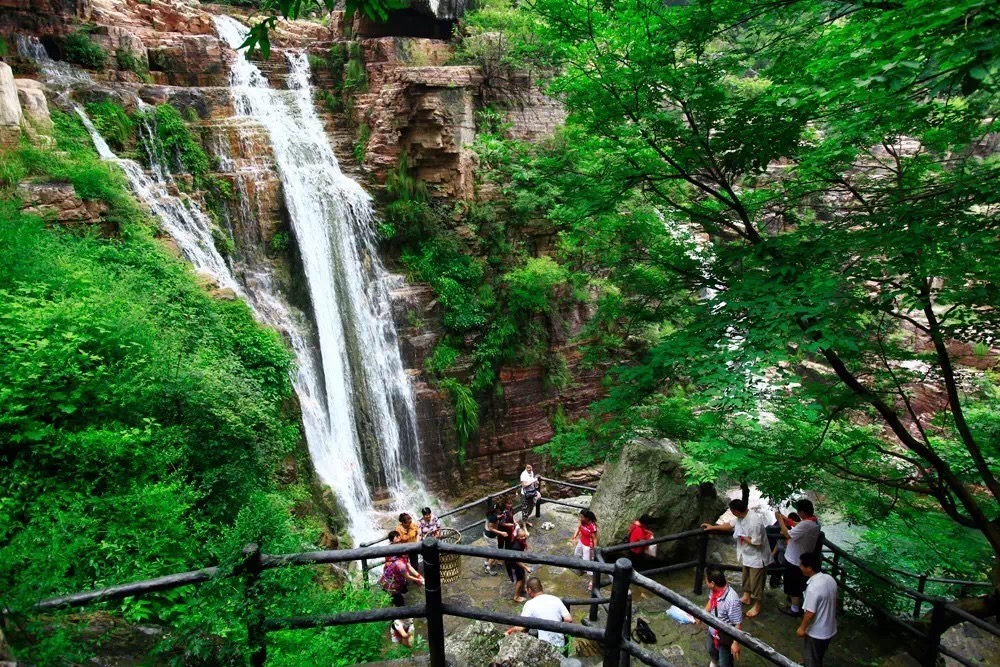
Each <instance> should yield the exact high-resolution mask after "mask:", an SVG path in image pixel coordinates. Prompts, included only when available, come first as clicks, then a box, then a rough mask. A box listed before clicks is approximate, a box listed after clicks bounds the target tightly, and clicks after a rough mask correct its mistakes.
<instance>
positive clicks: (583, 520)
mask: <svg viewBox="0 0 1000 667" xmlns="http://www.w3.org/2000/svg"><path fill="white" fill-rule="evenodd" d="M573 542H576V547H575V548H574V549H573V555H574V556H576V557H577V558H582V559H583V560H594V558H595V552H596V550H597V515H596V514H594V513H593V512H591V511H590V510H581V511H580V525H579V526H577V527H576V532H575V533H573V537H572V538H570V543H573ZM579 574H583V571H582V570H581V571H580V572H579ZM591 586H593V582H590V583H589V584H587V590H588V591H589V590H590V588H591Z"/></svg>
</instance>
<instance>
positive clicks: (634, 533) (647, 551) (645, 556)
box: [627, 514, 656, 570]
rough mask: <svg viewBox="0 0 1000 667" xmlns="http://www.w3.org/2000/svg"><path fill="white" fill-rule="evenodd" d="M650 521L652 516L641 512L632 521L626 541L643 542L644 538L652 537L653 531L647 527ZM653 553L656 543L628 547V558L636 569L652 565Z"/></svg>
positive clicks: (654, 553) (649, 538)
mask: <svg viewBox="0 0 1000 667" xmlns="http://www.w3.org/2000/svg"><path fill="white" fill-rule="evenodd" d="M652 523H653V517H651V516H649V515H648V514H643V515H642V516H641V517H639V518H638V519H637V520H635V521H633V522H632V525H631V526H630V527H629V529H628V540H627V541H629V542H645V541H646V540H651V539H653V531H652V530H650V529H649V526H650V525H651V524H652ZM655 555H656V545H652V547H632V548H631V549H629V559H630V560H631V561H632V565H633V566H634V567H635V568H636V569H637V570H640V569H643V568H646V567H652V566H653V561H654V558H655Z"/></svg>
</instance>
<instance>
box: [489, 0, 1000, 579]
mask: <svg viewBox="0 0 1000 667" xmlns="http://www.w3.org/2000/svg"><path fill="white" fill-rule="evenodd" d="M521 11H532V12H534V13H535V14H536V16H537V17H538V18H540V19H541V20H540V24H539V25H540V27H539V34H538V35H537V38H536V39H535V40H534V42H533V43H535V44H536V45H538V48H539V49H540V51H541V53H540V54H539V56H538V58H539V61H540V62H555V63H558V65H559V70H558V74H557V75H556V76H555V77H554V78H553V80H552V82H551V85H550V90H551V92H552V93H553V94H555V95H558V96H560V97H561V99H563V100H564V102H565V104H566V107H567V110H568V112H569V117H568V119H567V124H566V128H565V131H564V133H563V136H562V137H561V142H560V146H559V150H558V153H553V152H546V151H545V150H535V151H528V155H527V157H523V156H522V157H520V158H517V159H515V164H514V165H512V166H508V167H503V166H502V165H501V167H500V171H501V176H500V178H501V179H505V180H506V182H507V183H509V184H511V185H512V186H515V185H516V184H517V183H518V181H519V179H520V175H521V174H523V173H525V169H526V168H530V169H534V170H538V171H540V173H542V174H544V176H545V179H544V180H545V181H546V185H545V187H546V189H547V190H548V191H549V196H548V197H547V199H548V201H547V202H545V204H544V211H545V213H546V215H547V216H548V218H549V219H550V220H551V221H553V222H554V223H555V224H556V225H557V226H558V228H559V229H561V230H562V240H563V256H564V258H565V259H566V260H568V261H571V262H573V263H574V266H575V268H577V269H579V270H582V271H584V272H586V273H588V274H590V275H593V276H595V277H596V278H595V280H594V281H593V284H594V285H595V286H597V287H599V288H600V289H601V296H600V299H599V305H600V311H599V315H598V317H597V318H596V319H595V321H594V323H593V334H594V335H595V341H594V345H593V346H592V349H593V351H594V353H595V355H596V356H598V357H600V356H603V355H604V353H606V352H607V351H608V350H623V349H624V350H629V351H631V352H632V355H633V356H632V359H633V360H635V362H636V363H634V364H631V365H629V366H628V367H626V368H622V369H619V372H618V373H617V375H616V383H615V387H614V389H613V390H612V392H611V394H610V396H609V399H608V400H607V401H605V402H604V403H603V404H601V405H598V406H596V410H597V411H598V412H601V413H603V414H604V415H605V417H602V418H606V417H607V416H608V415H610V416H612V417H613V418H614V419H613V421H614V422H615V423H616V424H617V430H616V431H614V432H612V433H608V426H607V424H605V425H604V426H602V427H600V430H601V431H602V432H603V433H604V434H605V435H606V436H608V435H610V436H612V437H618V438H621V437H627V436H628V434H630V433H635V432H637V431H639V430H644V429H645V430H653V431H655V432H659V433H668V432H671V431H677V430H678V429H677V425H678V419H677V416H678V414H681V413H682V412H683V411H685V410H690V411H692V423H693V424H694V426H695V428H696V429H697V431H698V433H699V437H693V438H690V439H689V440H688V442H689V451H690V452H691V454H692V456H691V461H690V462H691V467H692V470H693V477H694V478H696V479H700V478H717V477H719V476H728V477H730V478H735V479H737V480H741V481H746V482H750V483H756V484H758V485H760V486H761V487H762V488H764V489H765V490H766V491H767V492H769V493H774V494H776V495H782V492H784V493H785V494H787V493H788V492H791V491H792V490H794V489H796V488H802V487H811V488H817V487H824V486H828V488H831V489H832V488H837V490H838V492H839V493H841V494H843V495H842V500H843V501H844V503H845V505H848V506H852V507H854V508H856V509H862V508H863V510H864V513H865V514H867V515H868V520H869V521H872V522H874V521H877V520H879V519H881V518H882V517H885V516H888V515H889V513H890V512H891V511H892V510H893V509H894V508H895V507H896V506H898V505H899V504H900V503H904V504H906V506H908V507H911V508H915V509H921V508H922V509H923V510H924V511H926V510H927V509H930V508H934V509H936V510H937V511H940V512H943V513H944V514H945V515H946V516H948V517H949V519H950V520H951V521H952V522H954V524H956V525H959V526H964V527H968V528H971V529H973V530H975V531H977V532H978V533H979V534H980V535H981V536H982V538H983V539H985V541H986V543H987V544H988V545H989V547H990V550H991V551H992V552H993V553H994V554H996V555H997V556H998V557H1000V521H998V510H1000V482H998V478H997V475H998V472H997V470H998V454H1000V451H998V445H997V442H998V441H997V439H996V438H995V432H994V430H993V423H994V421H995V412H994V410H993V405H994V400H993V395H994V392H995V387H994V382H993V378H992V376H990V375H989V374H985V375H984V374H982V373H979V374H976V373H972V372H971V371H969V370H968V369H967V368H963V367H962V362H969V361H970V360H971V362H973V364H976V363H979V362H977V358H976V357H975V356H974V354H972V352H973V351H974V350H976V349H978V350H979V352H980V353H981V354H986V355H988V354H989V352H988V349H989V347H990V346H991V345H992V344H993V343H994V341H995V340H996V333H997V321H996V313H997V306H998V305H1000V304H998V292H997V288H996V285H997V278H998V277H1000V276H998V275H997V273H998V271H1000V269H998V268H997V265H996V263H995V262H991V261H988V260H987V259H986V258H989V257H992V256H993V255H994V254H995V253H996V250H997V231H998V222H1000V221H998V217H997V215H996V206H997V203H998V202H997V192H998V188H997V186H998V184H1000V178H998V176H1000V164H998V159H997V157H996V156H994V155H993V143H994V140H993V133H994V132H995V131H996V121H995V120H993V119H994V118H995V117H996V111H997V76H998V74H1000V72H998V61H997V53H998V51H997V49H996V42H997V34H998V31H997V28H998V26H1000V22H998V21H1000V17H998V14H997V12H996V9H995V8H994V7H992V6H991V5H989V4H987V3H983V2H978V1H975V0H969V1H966V2H958V3H952V4H951V5H949V6H948V7H941V6H940V5H938V4H937V3H933V2H930V1H929V0H902V1H900V2H879V3H866V2H857V3H851V2H801V1H797V0H781V1H777V2H728V1H719V0H715V1H712V2H698V3H692V4H690V5H679V4H677V3H666V4H664V3H662V2H659V1H656V0H649V1H645V0H640V1H639V2H634V1H630V2H623V1H622V2H618V1H615V0H606V1H604V2H591V1H589V0H580V1H572V0H570V1H567V0H536V1H535V2H532V3H531V7H530V10H527V9H522V10H521ZM498 150H500V149H498ZM504 150H506V151H507V152H508V154H510V153H512V152H516V150H518V149H509V148H508V149H504ZM521 150H523V149H521ZM515 157H516V156H515ZM525 165H527V167H526V166H525ZM989 358H991V359H992V356H990V357H989ZM979 365H982V364H981V363H979ZM665 392H667V393H668V394H669V393H670V392H680V393H681V394H682V395H684V396H686V397H687V398H686V400H683V401H681V403H683V404H686V406H685V407H683V410H682V411H681V413H678V404H677V403H678V402H677V401H664V400H663V396H664V395H665ZM661 422H665V425H661ZM572 435H573V437H577V438H578V437H580V434H579V433H572ZM556 445H557V446H558V445H559V443H558V442H557V443H556ZM837 480H846V481H849V482H851V484H840V485H836V481H837ZM852 494H853V495H852ZM997 562H1000V561H997ZM994 581H995V582H996V583H997V584H1000V569H995V570H994Z"/></svg>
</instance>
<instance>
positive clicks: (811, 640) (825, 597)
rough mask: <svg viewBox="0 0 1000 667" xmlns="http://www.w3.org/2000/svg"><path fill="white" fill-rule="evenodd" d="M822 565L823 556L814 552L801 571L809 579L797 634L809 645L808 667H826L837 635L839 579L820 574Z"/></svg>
mask: <svg viewBox="0 0 1000 667" xmlns="http://www.w3.org/2000/svg"><path fill="white" fill-rule="evenodd" d="M822 566H823V557H822V556H821V555H820V554H818V553H816V552H814V551H809V552H806V553H804V554H802V556H801V557H800V559H799V569H800V570H802V576H804V577H805V578H806V597H805V602H803V603H802V609H803V611H804V612H805V613H803V614H802V622H801V623H799V628H798V630H796V634H798V636H799V637H802V638H803V640H804V642H805V643H804V645H803V648H802V654H803V656H804V658H805V667H823V656H824V655H825V654H826V649H827V648H829V647H830V642H831V641H833V637H834V635H836V634H837V580H836V579H834V578H833V577H831V576H830V575H829V574H826V573H824V572H820V570H821V569H822Z"/></svg>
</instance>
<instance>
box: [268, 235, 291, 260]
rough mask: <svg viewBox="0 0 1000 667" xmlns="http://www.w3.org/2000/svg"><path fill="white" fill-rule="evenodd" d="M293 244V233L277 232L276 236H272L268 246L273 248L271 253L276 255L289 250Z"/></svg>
mask: <svg viewBox="0 0 1000 667" xmlns="http://www.w3.org/2000/svg"><path fill="white" fill-rule="evenodd" d="M291 246H292V235H291V234H289V233H288V232H275V233H274V236H272V237H271V241H270V242H269V243H268V248H269V249H270V250H271V253H273V254H275V255H280V254H281V253H283V252H287V251H288V249H289V248H290V247H291Z"/></svg>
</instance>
